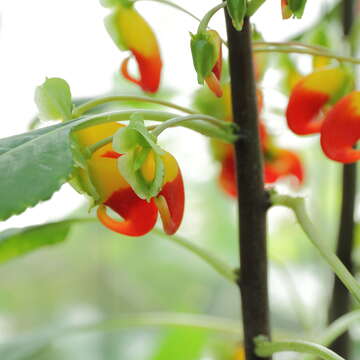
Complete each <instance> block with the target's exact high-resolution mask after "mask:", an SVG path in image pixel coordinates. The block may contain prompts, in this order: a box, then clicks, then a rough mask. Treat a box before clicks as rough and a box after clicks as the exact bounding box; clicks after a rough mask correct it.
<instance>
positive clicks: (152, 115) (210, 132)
mask: <svg viewBox="0 0 360 360" xmlns="http://www.w3.org/2000/svg"><path fill="white" fill-rule="evenodd" d="M134 113H137V114H141V115H142V116H143V117H144V118H145V120H152V121H160V122H164V121H166V120H170V119H172V118H175V117H177V116H178V115H177V114H174V113H169V112H165V111H154V110H142V109H139V110H138V109H132V110H123V111H113V112H110V113H105V114H96V115H89V116H88V117H87V118H86V121H83V122H81V123H80V124H79V125H77V126H76V127H74V130H75V131H76V130H82V129H85V128H88V127H91V126H95V125H100V124H105V123H109V122H116V121H128V120H129V119H130V116H131V115H133V114H134ZM200 116H202V114H200ZM73 121H76V120H73ZM182 126H183V127H186V128H188V129H191V130H193V131H196V132H198V133H200V134H202V135H204V136H208V137H213V138H217V139H219V140H223V141H225V142H229V143H232V142H234V141H235V139H236V138H237V135H235V134H233V133H232V132H229V131H224V130H223V129H220V128H219V127H218V126H214V125H213V124H208V123H205V122H191V121H190V122H186V123H185V124H183V125H182Z"/></svg>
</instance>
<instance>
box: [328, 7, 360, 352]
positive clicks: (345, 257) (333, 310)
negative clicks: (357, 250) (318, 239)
mask: <svg viewBox="0 0 360 360" xmlns="http://www.w3.org/2000/svg"><path fill="white" fill-rule="evenodd" d="M342 15H343V16H342V20H343V33H344V37H345V40H348V39H347V38H348V36H349V35H350V32H351V29H352V24H353V20H354V19H353V17H354V1H353V0H343V2H342ZM356 177H357V176H356V163H353V164H345V165H343V167H342V199H341V215H340V225H339V233H338V239H337V249H336V254H337V256H338V257H339V259H340V260H341V261H342V262H343V264H344V265H345V266H346V268H347V269H348V270H349V271H350V273H353V272H354V270H353V263H352V259H351V255H352V251H353V247H354V227H355V224H354V211H355V197H356ZM350 307H351V299H350V296H349V293H348V291H347V289H346V288H345V287H344V285H343V284H342V283H341V281H339V279H338V278H335V281H334V287H333V290H332V296H331V303H330V308H329V314H328V317H329V322H333V321H335V320H336V319H337V318H339V317H340V316H342V315H344V314H346V313H347V312H349V310H350ZM350 345H351V344H350V336H349V332H347V331H346V332H345V333H344V334H342V335H341V336H340V337H338V338H337V339H336V340H335V341H334V343H333V344H332V345H331V349H332V350H334V351H336V352H337V353H338V354H340V355H341V356H343V357H345V358H348V357H349V353H350Z"/></svg>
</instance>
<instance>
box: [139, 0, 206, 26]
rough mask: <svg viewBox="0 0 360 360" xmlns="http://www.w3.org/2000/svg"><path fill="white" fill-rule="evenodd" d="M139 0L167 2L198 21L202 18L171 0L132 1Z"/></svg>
mask: <svg viewBox="0 0 360 360" xmlns="http://www.w3.org/2000/svg"><path fill="white" fill-rule="evenodd" d="M138 1H153V2H157V3H159V4H165V5H169V6H171V7H173V8H174V9H177V10H180V11H182V12H183V13H185V14H187V15H189V16H191V17H192V18H193V19H195V20H196V21H199V22H200V21H201V19H199V18H198V17H197V16H195V15H194V14H192V13H191V12H190V11H188V10H186V9H184V8H183V7H181V6H179V5H177V4H175V3H173V2H171V1H168V0H132V2H134V3H136V2H138Z"/></svg>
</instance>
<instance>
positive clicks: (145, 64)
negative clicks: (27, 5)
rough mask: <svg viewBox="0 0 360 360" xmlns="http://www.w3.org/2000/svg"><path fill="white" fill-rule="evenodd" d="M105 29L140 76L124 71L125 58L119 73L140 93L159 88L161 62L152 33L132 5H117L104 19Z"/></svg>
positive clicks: (126, 60)
mask: <svg viewBox="0 0 360 360" xmlns="http://www.w3.org/2000/svg"><path fill="white" fill-rule="evenodd" d="M105 25H106V28H107V30H108V32H109V34H110V35H111V37H112V39H113V40H114V42H115V44H116V45H117V46H118V47H119V48H120V49H121V50H130V51H131V53H132V56H134V57H135V60H136V62H137V64H138V68H139V73H140V77H139V78H138V79H136V78H134V77H133V76H132V75H131V74H130V73H129V71H128V63H129V60H130V58H131V56H130V57H128V58H126V59H125V60H124V62H123V63H122V65H121V73H122V74H123V76H124V77H125V78H126V79H127V80H130V81H131V82H133V83H135V84H137V85H139V86H140V87H141V88H142V89H143V90H144V91H146V92H149V93H154V92H156V91H157V90H158V88H159V85H160V76H161V69H162V61H161V56H160V49H159V45H158V42H157V40H156V37H155V35H154V32H153V31H152V29H151V27H150V26H149V24H148V23H147V22H146V21H145V20H144V18H143V17H142V16H141V15H140V14H139V13H138V12H137V11H136V10H135V8H134V7H133V5H132V4H130V5H123V4H120V3H119V4H118V5H117V6H116V7H115V8H114V9H113V12H112V14H111V15H109V16H108V17H107V18H106V19H105Z"/></svg>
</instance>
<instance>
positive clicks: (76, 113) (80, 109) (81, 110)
mask: <svg viewBox="0 0 360 360" xmlns="http://www.w3.org/2000/svg"><path fill="white" fill-rule="evenodd" d="M114 101H139V102H147V103H152V104H158V105H163V106H166V107H169V108H172V109H175V110H179V111H182V112H185V113H187V114H196V112H195V111H193V110H191V109H187V108H185V107H183V106H179V105H177V104H173V103H171V102H168V101H163V100H158V99H152V98H149V97H145V96H105V97H101V98H98V99H94V100H90V101H88V102H86V103H84V104H81V105H79V106H77V107H76V108H75V109H74V110H73V114H72V115H73V118H78V117H80V116H81V115H83V114H85V113H86V112H88V111H89V110H91V109H93V108H94V107H96V106H99V105H102V104H106V103H109V102H114Z"/></svg>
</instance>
